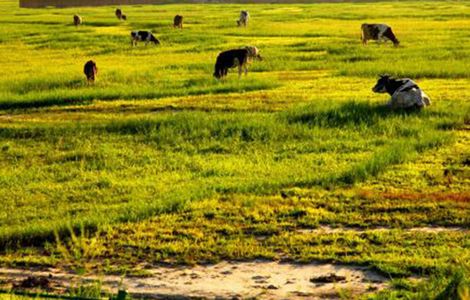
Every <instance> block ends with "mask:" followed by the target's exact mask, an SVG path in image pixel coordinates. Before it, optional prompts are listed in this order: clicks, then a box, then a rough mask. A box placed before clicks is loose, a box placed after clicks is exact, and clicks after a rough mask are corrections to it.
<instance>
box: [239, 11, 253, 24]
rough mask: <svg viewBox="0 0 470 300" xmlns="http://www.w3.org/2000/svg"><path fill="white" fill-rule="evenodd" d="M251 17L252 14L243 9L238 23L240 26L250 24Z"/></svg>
mask: <svg viewBox="0 0 470 300" xmlns="http://www.w3.org/2000/svg"><path fill="white" fill-rule="evenodd" d="M249 18H250V14H249V13H248V11H247V10H242V11H241V12H240V18H239V19H238V20H237V25H238V26H239V27H240V26H242V25H243V26H244V27H246V25H248V19H249Z"/></svg>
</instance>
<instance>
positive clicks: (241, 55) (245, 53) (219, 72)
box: [214, 46, 263, 79]
mask: <svg viewBox="0 0 470 300" xmlns="http://www.w3.org/2000/svg"><path fill="white" fill-rule="evenodd" d="M255 58H256V59H259V60H263V58H262V57H261V55H260V54H259V50H258V48H256V47H253V46H247V47H245V48H243V49H233V50H228V51H224V52H221V53H220V54H219V55H218V56H217V60H216V62H215V70H214V77H215V78H217V79H220V78H223V77H224V76H226V75H227V72H228V69H230V68H235V67H238V77H240V76H241V75H242V71H243V69H244V70H245V75H246V74H247V73H248V64H249V63H250V62H251V60H253V59H255Z"/></svg>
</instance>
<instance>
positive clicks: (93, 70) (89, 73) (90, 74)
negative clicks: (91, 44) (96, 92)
mask: <svg viewBox="0 0 470 300" xmlns="http://www.w3.org/2000/svg"><path fill="white" fill-rule="evenodd" d="M83 73H85V75H86V79H87V81H88V83H93V82H95V77H96V74H97V73H98V67H97V66H96V63H95V62H94V61H92V60H89V61H87V62H86V64H85V66H84V67H83Z"/></svg>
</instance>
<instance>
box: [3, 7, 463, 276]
mask: <svg viewBox="0 0 470 300" xmlns="http://www.w3.org/2000/svg"><path fill="white" fill-rule="evenodd" d="M469 5H470V3H469V2H467V1H456V2H453V1H446V2H427V1H417V2H404V3H400V2H393V3H387V2H375V3H343V4H298V5H297V4H289V5H281V4H276V5H268V4H263V5H244V6H241V5H232V4H208V5H155V6H124V7H122V9H123V11H124V12H125V13H126V14H127V16H128V21H127V22H121V21H119V20H117V19H116V18H115V16H114V7H99V8H68V9H52V8H49V9H38V10H30V9H19V8H17V3H16V1H2V2H1V3H0V15H1V16H2V18H1V19H0V23H1V26H0V65H1V67H2V72H1V75H0V110H1V111H0V166H1V167H0V203H2V204H3V206H4V207H5V208H6V209H5V210H0V247H1V254H2V255H1V258H0V261H1V263H2V264H4V265H37V264H39V265H59V266H68V267H70V266H83V265H90V266H92V268H96V266H97V265H99V264H97V263H96V262H97V261H101V262H102V261H104V260H106V262H108V264H107V265H106V268H105V271H108V272H109V271H115V270H121V271H122V270H126V269H129V268H130V269H133V268H135V266H136V265H138V264H139V263H140V262H141V260H148V261H150V262H151V263H158V262H163V261H170V262H174V263H175V262H184V263H194V262H205V261H217V260H219V259H251V258H259V257H263V258H268V259H278V258H283V257H284V256H283V255H285V257H287V258H288V259H291V260H296V261H302V262H305V261H311V260H317V259H324V260H335V261H343V262H348V263H360V264H367V265H370V266H373V267H375V268H376V269H378V270H380V271H382V272H384V273H389V274H392V275H393V276H407V275H409V274H412V273H414V274H421V273H426V274H429V273H433V272H451V271H452V270H453V269H454V268H455V267H456V266H458V265H459V266H460V265H462V264H463V265H465V263H462V261H464V260H458V261H456V260H453V259H452V257H468V255H469V244H468V243H469V242H468V238H467V236H465V235H464V234H462V232H451V233H440V234H437V235H436V234H434V233H422V232H408V231H407V230H406V228H410V227H419V226H433V225H439V226H459V227H463V228H467V229H468V227H469V224H470V220H469V218H468V215H469V208H468V197H469V195H468V181H465V179H464V178H466V176H464V175H465V174H467V173H468V152H469V151H468V150H469V149H468V148H469V147H468V146H469V143H468V133H467V132H468V122H469V117H468V116H469V100H470V89H469V88H470V81H469V71H468V70H469V67H470V59H469V58H470V57H469V56H470V42H469V39H468V37H469V34H470V30H469V29H468V28H470V21H469V19H470V18H469V16H470V6H469ZM242 8H246V9H248V10H249V11H250V14H251V15H252V19H251V20H250V25H249V26H248V27H247V28H237V27H236V26H235V25H236V24H235V20H236V18H237V16H238V13H239V11H240V9H242ZM75 13H79V14H80V15H82V16H83V18H84V24H83V25H82V26H79V27H75V26H73V25H72V22H71V21H72V16H73V14H75ZM175 14H182V15H184V17H185V28H184V29H183V30H177V29H173V28H172V26H171V21H172V18H173V16H174V15H175ZM364 22H381V23H382V22H383V23H388V24H390V25H392V27H393V29H394V32H395V33H396V35H397V37H398V38H399V40H400V41H401V45H400V47H398V48H395V47H393V46H392V45H391V43H386V44H380V45H378V44H376V43H374V42H371V43H369V45H367V46H362V45H361V43H360V39H359V37H360V30H359V29H360V24H361V23H364ZM136 29H149V30H152V31H153V32H154V33H155V34H156V36H157V37H158V38H159V39H160V40H161V42H162V45H161V46H153V45H148V46H144V45H142V44H141V45H138V47H134V48H132V47H131V46H130V34H129V33H130V31H131V30H136ZM244 45H256V46H257V47H258V48H259V49H260V50H261V54H262V55H263V57H264V60H263V61H262V62H254V63H253V65H252V66H250V73H249V74H248V76H247V77H243V78H241V79H238V78H237V75H236V72H235V71H232V72H231V73H230V74H229V76H228V78H227V79H226V80H224V81H217V80H215V79H214V78H213V77H212V73H213V66H214V62H215V58H216V56H217V54H218V53H219V52H220V51H222V50H226V49H230V48H232V47H242V46H244ZM89 59H93V60H95V61H96V62H97V64H98V68H99V73H98V78H97V81H96V83H95V84H94V85H87V84H86V81H85V77H84V75H83V74H82V68H83V64H84V63H85V62H86V61H87V60H89ZM381 73H389V74H392V75H396V76H406V77H411V78H413V79H415V80H416V81H417V82H418V83H419V85H420V86H421V87H422V88H423V89H424V90H425V91H426V93H427V94H429V95H430V96H431V99H432V101H433V105H432V106H431V107H430V108H428V109H426V110H425V111H421V112H404V111H396V112H392V111H390V110H388V109H387V108H386V107H384V106H383V104H384V103H385V102H386V101H387V100H388V99H387V98H388V96H387V95H378V94H374V93H372V91H371V87H372V86H373V85H374V83H375V80H376V78H377V75H378V74H381ZM462 128H464V129H462ZM465 128H466V130H465ZM462 140H463V142H462ZM455 145H458V146H455ZM442 147H444V148H442ZM454 148H455V149H457V150H458V151H457V150H456V152H455V153H453V152H451V154H449V153H448V152H445V151H444V150H442V149H454ZM443 151H444V152H443ZM447 151H449V150H447ZM466 153H467V154H466ZM453 155H454V156H457V157H458V159H457V158H455V157H453ZM465 155H467V156H465ZM423 157H429V158H430V160H431V162H435V161H439V162H440V164H438V165H439V166H441V167H436V164H432V163H431V164H429V165H426V164H425V165H424V166H423V165H419V164H416V163H415V162H414V161H415V160H416V159H417V158H420V159H422V158H423ZM443 157H445V159H444V158H443ZM449 161H450V162H451V163H448V162H449ZM419 166H421V169H420V167H419ZM442 166H444V167H442ZM423 170H424V171H423ZM433 170H434V171H433ZM446 170H447V171H446ZM387 171H388V172H387ZM384 172H386V173H385V175H383V173H384ZM443 172H446V175H445V177H443V176H444V175H443V174H444V173H443ZM454 173H455V174H454ZM449 174H451V177H449ZM421 175H422V176H421ZM452 176H453V177H452ZM454 177H455V178H454ZM410 178H412V179H410ZM452 178H453V179H452ZM449 180H453V182H452V183H449V182H448V181H449ZM351 189H352V191H351ZM357 189H359V190H357ZM371 191H372V192H371ZM377 191H380V193H376V192H377ZM431 191H432V193H434V194H432V193H431ZM443 191H444V192H443ZM281 192H282V194H283V195H284V197H281V196H279V195H280V194H281ZM426 192H427V193H426ZM441 192H443V194H439V195H438V196H436V195H437V194H436V193H441ZM299 193H300V194H299ZM430 193H431V194H430ZM410 194H412V196H410ZM286 195H287V197H286ZM430 195H431V196H430ZM421 199H422V201H423V202H419V201H418V200H421ZM456 199H460V200H458V201H456ZM461 199H464V200H461ZM211 212H212V213H211ZM297 212H299V213H297ZM291 213H292V214H291ZM299 216H300V217H299ZM320 225H331V226H346V227H360V228H366V229H367V230H369V229H371V228H374V227H377V226H383V227H386V228H388V229H391V231H385V232H380V233H376V232H368V231H366V232H361V233H357V232H346V233H341V234H323V235H321V234H320V235H319V234H318V233H315V234H313V233H311V234H308V233H307V234H305V232H303V233H300V232H299V231H296V230H295V229H299V228H316V227H318V226H320ZM250 226H251V227H250ZM188 230H189V231H190V232H189V233H188V232H187V231H188ZM71 231H75V232H78V233H79V234H80V232H82V231H86V232H88V234H87V235H86V239H88V238H90V239H94V238H95V234H96V232H97V234H98V237H96V239H97V241H96V243H97V244H93V245H95V246H96V253H95V252H93V251H92V252H87V251H85V252H86V253H92V254H90V255H89V256H87V255H84V256H83V255H82V254H80V253H81V252H80V251H82V250H83V249H79V250H77V251H78V252H76V253H78V254H76V255H72V257H70V253H68V251H72V250H70V249H69V248H73V247H74V246H73V245H72V246H70V245H69V244H68V243H69V242H67V239H68V236H70V234H71ZM129 231H130V232H131V234H127V233H128V232H129ZM123 233H124V234H123ZM180 233H181V234H180ZM72 235H73V234H72ZM88 235H89V236H88ZM259 236H262V238H261V239H260V238H259ZM57 238H59V240H60V241H61V243H64V244H65V245H69V247H68V246H63V247H62V246H60V243H59V244H57V241H56V239H57ZM71 241H72V242H70V243H73V239H72V240H71ZM427 241H431V242H427ZM87 243H89V242H85V246H83V247H85V248H86V245H88V244H87ZM429 244H433V245H435V247H434V248H432V247H431V248H429ZM410 245H413V249H410V247H411V246H410ZM22 247H25V248H22ZM64 247H65V248H64ZM67 247H68V248H67ZM20 248H22V249H23V250H21V251H20V250H19V249H20ZM64 249H69V250H64ZM129 249H131V250H129ZM74 251H75V250H73V251H72V252H74ZM280 253H282V255H280ZM440 255H441V256H440ZM467 266H468V265H467Z"/></svg>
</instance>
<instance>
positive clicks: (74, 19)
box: [73, 15, 83, 26]
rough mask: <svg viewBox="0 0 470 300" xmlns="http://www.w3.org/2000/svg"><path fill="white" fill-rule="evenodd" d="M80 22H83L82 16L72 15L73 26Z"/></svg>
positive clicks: (80, 23)
mask: <svg viewBox="0 0 470 300" xmlns="http://www.w3.org/2000/svg"><path fill="white" fill-rule="evenodd" d="M82 23H83V19H82V17H80V16H79V15H74V16H73V24H74V25H75V26H78V25H82Z"/></svg>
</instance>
